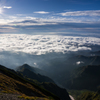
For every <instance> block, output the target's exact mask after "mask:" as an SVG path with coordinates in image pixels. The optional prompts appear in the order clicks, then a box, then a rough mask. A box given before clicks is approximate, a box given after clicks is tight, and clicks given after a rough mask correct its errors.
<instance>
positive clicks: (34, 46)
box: [0, 34, 100, 55]
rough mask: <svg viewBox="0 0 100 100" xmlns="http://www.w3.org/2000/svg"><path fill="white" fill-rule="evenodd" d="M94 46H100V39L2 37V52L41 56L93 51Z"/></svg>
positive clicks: (51, 36)
mask: <svg viewBox="0 0 100 100" xmlns="http://www.w3.org/2000/svg"><path fill="white" fill-rule="evenodd" d="M88 45H89V46H88ZM93 45H99V46H100V38H94V37H75V36H74V37H73V36H57V35H25V34H20V35H19V34H4V35H3V34H1V35H0V52H4V51H10V52H17V53H18V52H23V53H28V54H34V55H41V54H46V53H50V52H56V53H58V52H62V53H66V52H70V51H71V52H76V51H91V50H92V46H93Z"/></svg>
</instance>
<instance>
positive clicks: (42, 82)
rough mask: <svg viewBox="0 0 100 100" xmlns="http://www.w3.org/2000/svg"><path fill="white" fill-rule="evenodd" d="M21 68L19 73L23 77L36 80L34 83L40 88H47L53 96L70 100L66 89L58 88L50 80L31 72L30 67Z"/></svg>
mask: <svg viewBox="0 0 100 100" xmlns="http://www.w3.org/2000/svg"><path fill="white" fill-rule="evenodd" d="M20 68H21V70H20V71H18V73H21V74H23V76H25V77H26V78H28V79H30V80H31V81H32V79H33V80H36V82H35V81H33V82H35V83H37V84H38V85H39V86H41V87H43V88H45V89H46V90H48V91H50V92H52V93H53V94H55V95H57V96H58V97H60V98H61V99H62V100H70V98H69V96H68V93H67V91H66V90H65V89H63V88H60V87H59V86H57V85H56V84H55V83H54V82H53V81H52V80H51V79H50V78H48V77H46V76H43V75H40V74H36V73H34V72H33V71H31V70H30V66H29V65H27V67H23V66H22V67H20ZM28 68H29V69H28Z"/></svg>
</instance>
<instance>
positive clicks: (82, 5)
mask: <svg viewBox="0 0 100 100" xmlns="http://www.w3.org/2000/svg"><path fill="white" fill-rule="evenodd" d="M0 34H32V35H73V36H76V35H82V36H97V37H100V0H0Z"/></svg>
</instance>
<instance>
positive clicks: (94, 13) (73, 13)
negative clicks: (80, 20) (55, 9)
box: [60, 10, 100, 16]
mask: <svg viewBox="0 0 100 100" xmlns="http://www.w3.org/2000/svg"><path fill="white" fill-rule="evenodd" d="M60 14H61V15H62V16H100V10H87V11H71V12H65V13H60Z"/></svg>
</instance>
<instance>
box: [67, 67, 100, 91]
mask: <svg viewBox="0 0 100 100" xmlns="http://www.w3.org/2000/svg"><path fill="white" fill-rule="evenodd" d="M99 85H100V65H88V66H84V67H80V68H77V69H76V70H75V71H74V72H73V74H72V78H71V80H69V81H68V83H67V87H68V88H69V89H76V90H78V89H79V90H82V89H87V90H96V89H97V87H98V86H99Z"/></svg>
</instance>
